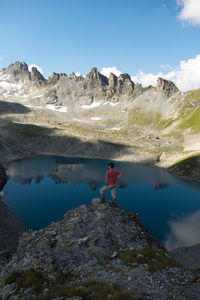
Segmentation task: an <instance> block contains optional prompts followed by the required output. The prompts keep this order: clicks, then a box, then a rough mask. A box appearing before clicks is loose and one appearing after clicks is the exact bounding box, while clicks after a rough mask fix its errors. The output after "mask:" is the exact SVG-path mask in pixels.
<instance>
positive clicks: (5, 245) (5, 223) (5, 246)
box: [0, 195, 24, 299]
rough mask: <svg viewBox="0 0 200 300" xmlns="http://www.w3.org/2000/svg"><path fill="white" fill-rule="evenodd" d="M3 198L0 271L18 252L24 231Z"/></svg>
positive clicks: (0, 211)
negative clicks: (20, 238) (19, 241)
mask: <svg viewBox="0 0 200 300" xmlns="http://www.w3.org/2000/svg"><path fill="white" fill-rule="evenodd" d="M1 198H2V195H0V271H1V267H2V265H3V264H4V263H5V262H6V260H7V259H9V258H10V257H11V255H13V254H14V252H15V251H16V249H17V245H18V238H19V237H20V235H21V234H22V232H23V231H24V229H23V225H22V223H21V222H20V221H19V220H18V219H17V217H16V216H15V215H14V214H13V213H12V212H11V210H10V209H9V207H8V206H7V205H6V204H5V203H4V202H3V201H2V199H1ZM0 299H1V298H0Z"/></svg>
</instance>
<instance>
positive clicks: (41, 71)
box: [28, 64, 44, 74]
mask: <svg viewBox="0 0 200 300" xmlns="http://www.w3.org/2000/svg"><path fill="white" fill-rule="evenodd" d="M32 68H37V70H38V71H39V72H40V73H41V74H43V73H44V72H43V70H42V68H41V67H39V66H37V65H34V64H31V65H29V66H28V69H29V71H30V72H31V70H32Z"/></svg>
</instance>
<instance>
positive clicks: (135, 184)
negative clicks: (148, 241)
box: [3, 157, 200, 248]
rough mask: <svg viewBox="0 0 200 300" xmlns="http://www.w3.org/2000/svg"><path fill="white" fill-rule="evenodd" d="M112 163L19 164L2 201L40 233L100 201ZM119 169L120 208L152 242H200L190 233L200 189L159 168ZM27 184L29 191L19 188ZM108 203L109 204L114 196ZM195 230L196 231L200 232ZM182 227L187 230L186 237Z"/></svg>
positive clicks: (199, 207)
mask: <svg viewBox="0 0 200 300" xmlns="http://www.w3.org/2000/svg"><path fill="white" fill-rule="evenodd" d="M107 163H108V161H106V160H91V159H75V158H72V159H71V158H70V159H68V158H60V157H36V158H31V159H26V160H19V161H15V162H13V163H11V164H10V165H9V168H8V176H9V178H10V179H9V182H8V183H7V186H6V187H5V189H4V198H3V200H4V201H5V202H7V203H8V204H9V205H10V206H11V209H12V210H13V212H14V213H16V214H17V215H18V217H20V218H21V219H22V220H23V221H24V223H25V225H26V226H27V227H28V228H33V229H39V228H41V227H44V226H47V225H48V224H49V223H50V222H51V221H56V220H59V219H61V218H62V217H63V215H64V213H65V212H66V211H67V210H69V209H71V208H73V207H74V206H77V205H81V204H84V203H85V204H87V203H89V201H90V200H91V197H99V196H100V194H99V189H100V187H102V186H103V185H104V179H105V172H106V171H107ZM115 165H116V168H117V169H119V170H120V171H121V172H122V173H123V174H124V176H123V177H122V178H121V179H120V180H119V183H118V186H119V189H118V199H117V202H118V204H119V205H120V206H122V207H123V208H124V209H125V210H128V211H132V212H133V213H138V214H139V215H140V217H141V221H142V222H143V224H144V225H145V226H146V227H147V229H148V230H149V232H150V233H151V234H152V235H153V236H155V237H156V238H157V239H158V240H159V241H160V242H163V243H164V244H165V245H166V246H167V248H173V247H174V246H180V245H184V246H185V245H189V244H193V243H194V242H195V243H197V242H200V236H198V233H196V234H195V237H194V238H188V236H189V235H190V231H191V230H190V229H187V228H191V222H190V220H191V219H192V217H191V218H190V217H189V215H191V216H192V215H194V216H195V218H197V217H196V214H198V211H200V199H199V192H200V185H198V184H193V183H189V182H186V181H184V180H181V179H179V178H176V177H174V176H171V175H170V174H168V173H166V172H164V171H163V170H162V169H158V168H153V167H149V166H144V165H139V164H132V163H125V162H115ZM54 183H55V184H56V185H55V184H54ZM60 183H62V184H61V185H60ZM19 184H20V185H19ZM27 184H29V185H30V188H29V191H28V190H27V188H26V189H21V188H20V186H21V185H27ZM37 186H38V187H40V188H39V190H37V189H38V188H37ZM36 193H37V195H36ZM39 197H40V198H41V199H40V200H39V199H38V198H39ZM106 197H107V199H110V194H109V192H108V193H107V194H106ZM25 198H26V199H25ZM27 202H28V203H29V206H28V205H27ZM26 205H27V207H26ZM35 213H36V214H37V216H35V215H34V214H35ZM28 214H29V217H28ZM184 218H185V220H186V221H185V222H184ZM30 219H31V220H32V221H29V220H30ZM34 222H35V223H34ZM197 223H198V222H197ZM183 224H184V226H183ZM195 224H196V223H195ZM195 224H193V226H194V227H195V226H196V225H197V226H198V227H199V224H196V225H195ZM181 227H183V228H184V230H182V231H181V229H180V228H181ZM195 228H197V227H195ZM197 231H198V230H197ZM190 236H191V235H190Z"/></svg>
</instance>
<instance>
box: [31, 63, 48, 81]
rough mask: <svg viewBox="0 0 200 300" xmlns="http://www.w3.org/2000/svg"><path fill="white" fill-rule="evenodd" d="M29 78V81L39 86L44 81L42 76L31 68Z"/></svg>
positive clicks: (35, 69)
mask: <svg viewBox="0 0 200 300" xmlns="http://www.w3.org/2000/svg"><path fill="white" fill-rule="evenodd" d="M30 78H31V81H33V82H36V83H39V84H41V83H42V82H44V81H45V79H44V77H43V76H42V74H41V73H40V72H39V71H38V69H37V68H35V67H32V68H31V72H30Z"/></svg>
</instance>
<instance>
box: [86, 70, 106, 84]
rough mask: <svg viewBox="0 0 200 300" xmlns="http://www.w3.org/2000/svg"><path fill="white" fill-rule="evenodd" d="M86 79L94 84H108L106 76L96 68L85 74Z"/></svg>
mask: <svg viewBox="0 0 200 300" xmlns="http://www.w3.org/2000/svg"><path fill="white" fill-rule="evenodd" d="M86 79H89V80H90V82H91V83H93V84H94V85H95V84H97V85H100V86H106V85H108V78H107V77H106V76H104V75H102V74H101V73H99V72H98V70H97V68H92V70H91V71H90V72H89V73H88V74H87V75H86Z"/></svg>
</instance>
